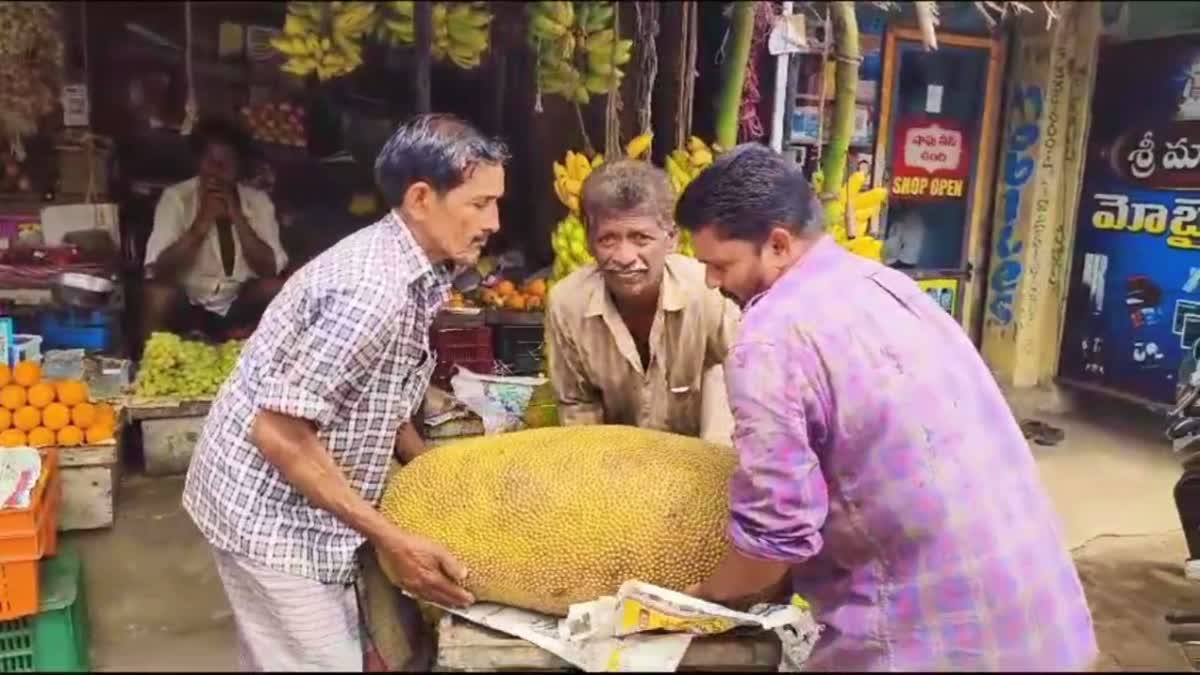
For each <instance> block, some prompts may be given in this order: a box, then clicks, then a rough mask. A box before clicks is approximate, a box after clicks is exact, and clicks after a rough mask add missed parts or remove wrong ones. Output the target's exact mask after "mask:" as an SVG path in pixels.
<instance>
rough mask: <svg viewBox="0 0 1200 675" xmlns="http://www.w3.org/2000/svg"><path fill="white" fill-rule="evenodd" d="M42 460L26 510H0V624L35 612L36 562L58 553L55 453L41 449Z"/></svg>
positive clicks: (58, 499) (58, 489)
mask: <svg viewBox="0 0 1200 675" xmlns="http://www.w3.org/2000/svg"><path fill="white" fill-rule="evenodd" d="M42 458H43V467H45V468H44V470H43V471H42V476H41V478H39V479H38V485H37V487H35V488H34V493H33V500H32V503H31V504H30V507H29V508H28V509H5V510H2V511H0V621H7V620H9V619H17V618H20V617H23V616H28V615H30V614H34V613H36V612H37V611H38V589H39V582H40V579H39V578H38V561H39V560H40V559H42V558H45V557H51V556H54V555H55V554H56V553H57V552H58V513H59V511H60V509H61V505H62V481H61V480H60V479H59V475H58V464H57V453H56V452H55V450H54V449H53V448H46V449H44V450H43V451H42Z"/></svg>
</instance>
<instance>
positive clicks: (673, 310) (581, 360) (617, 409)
mask: <svg viewBox="0 0 1200 675" xmlns="http://www.w3.org/2000/svg"><path fill="white" fill-rule="evenodd" d="M740 317H741V313H740V312H739V311H738V308H737V306H736V305H734V304H733V303H732V302H730V301H729V300H727V299H725V298H724V297H723V296H722V295H721V294H720V293H719V292H717V291H716V290H713V289H711V288H708V286H707V285H706V284H705V283H704V265H702V264H701V263H699V262H696V261H695V260H693V259H691V258H688V257H685V256H682V255H669V256H667V261H666V266H665V269H664V271H663V282H662V292H661V294H660V296H659V305H658V309H657V311H656V313H655V317H654V323H653V327H652V328H651V330H650V361H649V368H648V369H643V368H642V360H641V357H640V356H639V355H638V351H637V347H636V346H635V345H634V342H633V336H632V335H631V334H630V332H629V329H628V328H627V327H626V326H625V322H624V321H623V320H622V319H621V316H620V314H618V313H617V308H616V306H615V305H614V304H613V301H612V299H611V297H610V296H609V294H608V292H607V289H606V288H605V285H604V277H603V275H602V273H601V272H600V271H599V270H597V269H596V267H595V265H588V266H586V267H583V268H582V269H579V270H576V271H575V272H574V273H572V274H571V275H569V276H567V277H566V278H565V279H563V280H562V281H560V282H559V283H557V284H556V285H555V286H554V290H553V291H552V292H551V294H550V298H549V302H548V303H547V308H546V346H547V351H548V352H549V361H550V368H549V370H550V380H551V382H552V383H553V386H554V390H555V392H556V394H557V396H558V406H559V419H560V420H561V422H562V423H563V424H567V425H571V424H628V425H632V426H638V427H646V428H651V429H660V430H663V431H671V432H674V433H678V434H684V435H687V436H700V437H703V438H705V439H707V440H710V441H713V442H717V443H724V444H729V443H730V442H731V441H730V437H731V435H732V433H733V416H732V414H731V413H730V411H729V402H728V398H727V397H726V393H725V382H724V374H723V369H722V367H721V363H722V362H723V361H724V360H725V353H726V351H728V349H729V345H731V344H732V343H733V340H734V337H735V335H736V333H737V325H738V321H739V319H740Z"/></svg>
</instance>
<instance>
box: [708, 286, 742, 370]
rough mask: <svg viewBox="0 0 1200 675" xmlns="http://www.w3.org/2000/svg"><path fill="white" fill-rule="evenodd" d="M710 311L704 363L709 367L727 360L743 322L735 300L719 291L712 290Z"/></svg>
mask: <svg viewBox="0 0 1200 675" xmlns="http://www.w3.org/2000/svg"><path fill="white" fill-rule="evenodd" d="M710 294H711V296H713V297H712V298H711V299H710V300H709V312H710V314H709V315H710V316H711V317H712V318H711V319H710V320H709V325H708V340H707V341H706V342H707V348H706V349H705V354H704V365H705V367H707V368H711V367H712V366H715V365H718V364H721V363H724V362H725V357H726V356H727V355H728V354H729V347H730V346H731V345H733V341H734V339H735V338H737V331H738V325H739V324H740V323H741V319H742V312H741V310H739V309H738V307H737V305H735V304H733V301H732V300H730V299H728V298H726V297H725V296H723V295H721V294H720V293H719V292H717V291H715V290H713V291H710Z"/></svg>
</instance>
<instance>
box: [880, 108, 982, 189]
mask: <svg viewBox="0 0 1200 675" xmlns="http://www.w3.org/2000/svg"><path fill="white" fill-rule="evenodd" d="M893 142H894V143H895V145H894V146H893V147H895V148H896V152H895V153H894V155H893V156H894V159H893V160H892V186H891V187H892V190H891V193H892V194H893V195H894V196H896V197H902V198H904V199H913V200H923V201H933V200H944V199H962V198H963V195H964V194H965V187H964V186H965V185H966V180H967V174H968V173H969V172H970V162H969V161H968V160H969V156H968V152H967V147H966V134H964V133H963V129H962V125H961V124H959V122H958V121H957V120H954V119H952V118H945V117H937V118H934V117H928V116H924V115H913V116H909V117H904V118H901V119H900V120H898V121H897V123H896V134H895V137H894V139H893Z"/></svg>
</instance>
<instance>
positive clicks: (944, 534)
mask: <svg viewBox="0 0 1200 675" xmlns="http://www.w3.org/2000/svg"><path fill="white" fill-rule="evenodd" d="M726 372H727V378H728V384H729V400H730V403H731V405H732V407H733V413H734V417H735V419H736V432H735V434H734V444H735V446H736V447H737V450H738V453H739V455H740V457H741V467H740V469H739V471H738V472H737V474H736V475H735V476H734V479H733V483H732V489H731V512H732V524H731V528H730V529H731V536H732V539H733V542H734V545H735V546H736V548H737V549H738V550H739V551H741V552H742V553H744V554H746V555H748V556H750V557H754V558H759V559H768V560H781V561H786V562H788V563H791V564H792V565H793V567H792V576H793V580H794V585H795V589H796V591H797V592H798V593H800V594H801V595H802V596H804V597H805V598H807V599H808V600H809V601H810V602H811V603H812V604H813V605H814V607H815V611H816V615H817V619H818V621H820V622H821V623H823V624H825V625H826V629H825V633H824V634H823V636H822V638H821V641H820V643H819V644H818V646H817V649H816V650H815V651H814V653H813V656H812V658H811V660H810V661H809V663H808V666H807V667H808V668H810V669H813V670H942V671H945V670H958V671H964V670H965V671H970V670H990V671H995V670H1079V669H1084V668H1087V667H1089V666H1090V664H1091V661H1092V659H1093V658H1094V657H1095V656H1096V654H1097V649H1096V641H1095V635H1094V633H1093V630H1092V620H1091V615H1090V613H1089V611H1088V607H1087V602H1086V601H1085V599H1084V595H1083V589H1082V587H1081V585H1080V582H1079V577H1078V575H1077V573H1076V571H1075V567H1074V565H1073V564H1072V561H1071V558H1070V556H1069V554H1068V552H1067V550H1066V548H1065V544H1064V542H1063V540H1062V538H1061V534H1060V529H1059V525H1058V516H1057V514H1056V513H1055V510H1054V506H1053V504H1052V503H1051V501H1050V499H1049V497H1048V495H1047V494H1046V491H1045V490H1044V489H1043V487H1042V483H1041V479H1040V478H1039V475H1038V470H1037V467H1036V465H1035V464H1034V461H1033V457H1032V455H1031V453H1030V450H1029V446H1028V445H1027V443H1026V441H1025V439H1024V437H1023V436H1022V434H1021V431H1020V429H1019V428H1018V426H1017V424H1016V422H1015V421H1014V419H1013V416H1012V413H1011V412H1010V411H1009V408H1008V406H1007V405H1006V403H1005V400H1004V398H1003V397H1002V395H1001V393H1000V390H999V388H998V387H997V385H996V383H995V381H994V380H993V378H992V375H991V373H990V372H989V371H988V369H987V367H986V366H985V365H984V363H983V361H982V359H981V358H980V357H979V354H978V353H977V352H976V350H975V347H974V346H973V345H972V344H971V342H970V340H969V339H968V338H967V336H966V335H965V334H964V333H963V331H962V329H961V328H960V327H959V326H958V324H957V323H956V322H955V321H954V320H953V319H952V318H951V317H950V316H949V315H947V314H946V312H945V311H943V310H942V309H941V308H940V307H939V306H938V305H937V303H936V302H934V301H933V300H932V299H931V298H929V297H928V296H927V295H925V293H924V292H923V291H922V290H921V289H920V288H919V287H918V286H917V285H916V283H914V282H913V281H912V280H911V279H909V278H908V277H907V276H905V275H904V274H902V273H900V272H896V271H894V270H891V269H889V268H886V267H884V266H882V265H879V264H877V263H874V262H871V261H868V260H866V259H864V258H861V257H858V256H855V255H853V254H851V253H849V252H847V251H845V250H844V249H842V248H841V247H840V246H838V245H837V244H836V243H835V242H833V240H831V239H829V238H828V237H825V238H823V239H822V240H821V241H820V242H819V243H817V244H816V245H815V246H814V247H813V248H812V249H811V250H810V251H809V252H808V254H807V255H805V256H804V258H803V259H802V260H801V261H800V262H799V263H798V264H797V265H796V266H795V267H794V268H793V269H792V270H790V271H789V272H787V274H785V275H784V276H783V278H781V279H780V280H779V281H778V282H777V283H776V284H775V285H774V286H773V287H772V288H771V289H770V290H769V291H767V292H766V293H764V294H763V295H761V296H759V297H758V298H757V299H756V301H754V302H753V303H751V305H750V307H749V309H748V310H747V311H746V314H745V316H744V318H743V324H742V328H741V332H740V334H739V335H738V338H737V342H736V343H735V345H734V347H733V349H732V351H731V353H730V356H729V359H728V360H727V361H726Z"/></svg>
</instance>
